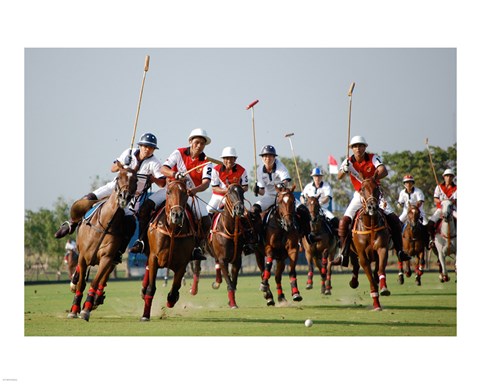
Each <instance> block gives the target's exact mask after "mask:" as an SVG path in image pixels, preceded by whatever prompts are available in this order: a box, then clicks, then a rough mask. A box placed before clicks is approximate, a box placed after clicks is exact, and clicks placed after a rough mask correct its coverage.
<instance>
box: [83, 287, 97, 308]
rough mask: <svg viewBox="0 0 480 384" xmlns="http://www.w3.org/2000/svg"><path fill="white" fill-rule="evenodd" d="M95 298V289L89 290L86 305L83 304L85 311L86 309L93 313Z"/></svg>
mask: <svg viewBox="0 0 480 384" xmlns="http://www.w3.org/2000/svg"><path fill="white" fill-rule="evenodd" d="M94 298H95V289H94V288H90V289H89V290H88V296H87V300H85V303H84V304H83V309H86V310H88V311H91V310H92V307H93V300H94Z"/></svg>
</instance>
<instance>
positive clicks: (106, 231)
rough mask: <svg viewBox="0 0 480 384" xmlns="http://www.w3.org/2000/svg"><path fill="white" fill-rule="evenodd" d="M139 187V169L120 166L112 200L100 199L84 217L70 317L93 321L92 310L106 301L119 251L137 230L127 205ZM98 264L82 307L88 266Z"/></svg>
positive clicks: (78, 242) (71, 284)
mask: <svg viewBox="0 0 480 384" xmlns="http://www.w3.org/2000/svg"><path fill="white" fill-rule="evenodd" d="M136 189H137V174H136V172H135V171H134V170H132V169H130V168H129V169H120V171H119V172H118V177H117V178H116V180H115V190H114V192H112V194H111V195H110V197H109V198H108V200H106V201H105V202H101V203H99V205H98V207H97V209H96V210H95V211H94V213H93V214H92V215H91V216H90V217H88V218H84V219H83V220H82V221H81V223H80V225H79V227H78V232H77V249H78V255H79V256H78V264H77V267H76V272H75V273H74V276H73V277H72V281H71V283H70V287H71V290H72V292H74V293H75V297H74V299H73V304H72V307H71V309H70V313H69V314H68V318H77V317H80V318H82V319H83V320H86V321H89V319H90V313H91V311H92V310H94V309H96V308H97V307H98V306H99V305H101V304H103V302H104V300H105V291H104V290H105V287H106V286H107V281H108V277H109V275H110V273H111V272H112V271H113V270H114V268H115V265H116V264H117V262H118V254H119V253H122V252H123V251H124V248H125V247H126V244H127V243H128V240H129V239H130V237H131V236H132V235H133V232H134V231H135V221H134V219H133V216H125V211H124V209H125V208H126V207H127V205H128V204H129V203H130V201H131V200H132V198H133V197H134V196H135V192H136ZM72 208H73V207H72ZM94 265H98V271H97V273H96V275H95V278H94V279H93V280H92V282H91V284H90V288H89V290H88V296H87V298H86V300H85V302H84V304H83V307H82V310H81V311H80V305H81V302H82V298H83V292H84V290H85V287H86V273H87V268H88V267H90V266H94Z"/></svg>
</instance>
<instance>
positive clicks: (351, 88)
mask: <svg viewBox="0 0 480 384" xmlns="http://www.w3.org/2000/svg"><path fill="white" fill-rule="evenodd" d="M353 88H355V82H353V83H352V84H351V85H350V89H349V90H348V96H352V93H353Z"/></svg>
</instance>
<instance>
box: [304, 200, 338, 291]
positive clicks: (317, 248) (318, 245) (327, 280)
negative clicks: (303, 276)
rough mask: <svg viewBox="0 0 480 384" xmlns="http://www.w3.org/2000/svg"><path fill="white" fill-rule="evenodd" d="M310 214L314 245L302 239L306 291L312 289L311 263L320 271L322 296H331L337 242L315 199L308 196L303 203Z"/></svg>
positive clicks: (312, 268)
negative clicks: (305, 263)
mask: <svg viewBox="0 0 480 384" xmlns="http://www.w3.org/2000/svg"><path fill="white" fill-rule="evenodd" d="M305 204H306V206H307V208H308V211H309V213H310V233H311V234H312V235H313V236H312V237H311V239H313V240H314V243H310V242H309V241H307V238H306V237H303V238H302V244H303V248H304V249H305V257H306V259H307V265H308V279H307V287H306V289H312V287H313V271H314V266H313V262H315V265H316V266H317V268H318V270H319V271H320V276H321V278H322V285H321V292H322V294H324V295H331V294H332V278H331V276H332V261H333V258H334V256H335V253H336V251H337V240H336V238H335V235H334V234H333V233H332V231H331V229H330V227H329V226H328V224H327V218H326V217H325V215H324V214H323V211H322V209H321V207H320V202H319V201H318V198H317V197H313V196H309V197H308V198H307V201H306V202H305Z"/></svg>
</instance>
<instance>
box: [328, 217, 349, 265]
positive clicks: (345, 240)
mask: <svg viewBox="0 0 480 384" xmlns="http://www.w3.org/2000/svg"><path fill="white" fill-rule="evenodd" d="M351 223H352V219H351V218H350V217H349V216H343V217H342V219H341V220H340V222H339V225H338V237H339V239H340V244H341V247H342V248H341V251H340V255H339V256H337V257H336V258H335V259H334V260H333V261H332V264H333V265H340V264H341V265H342V266H344V267H348V261H349V260H348V259H349V257H348V256H349V251H350V243H351V238H352V237H351V236H350V224H351Z"/></svg>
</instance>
